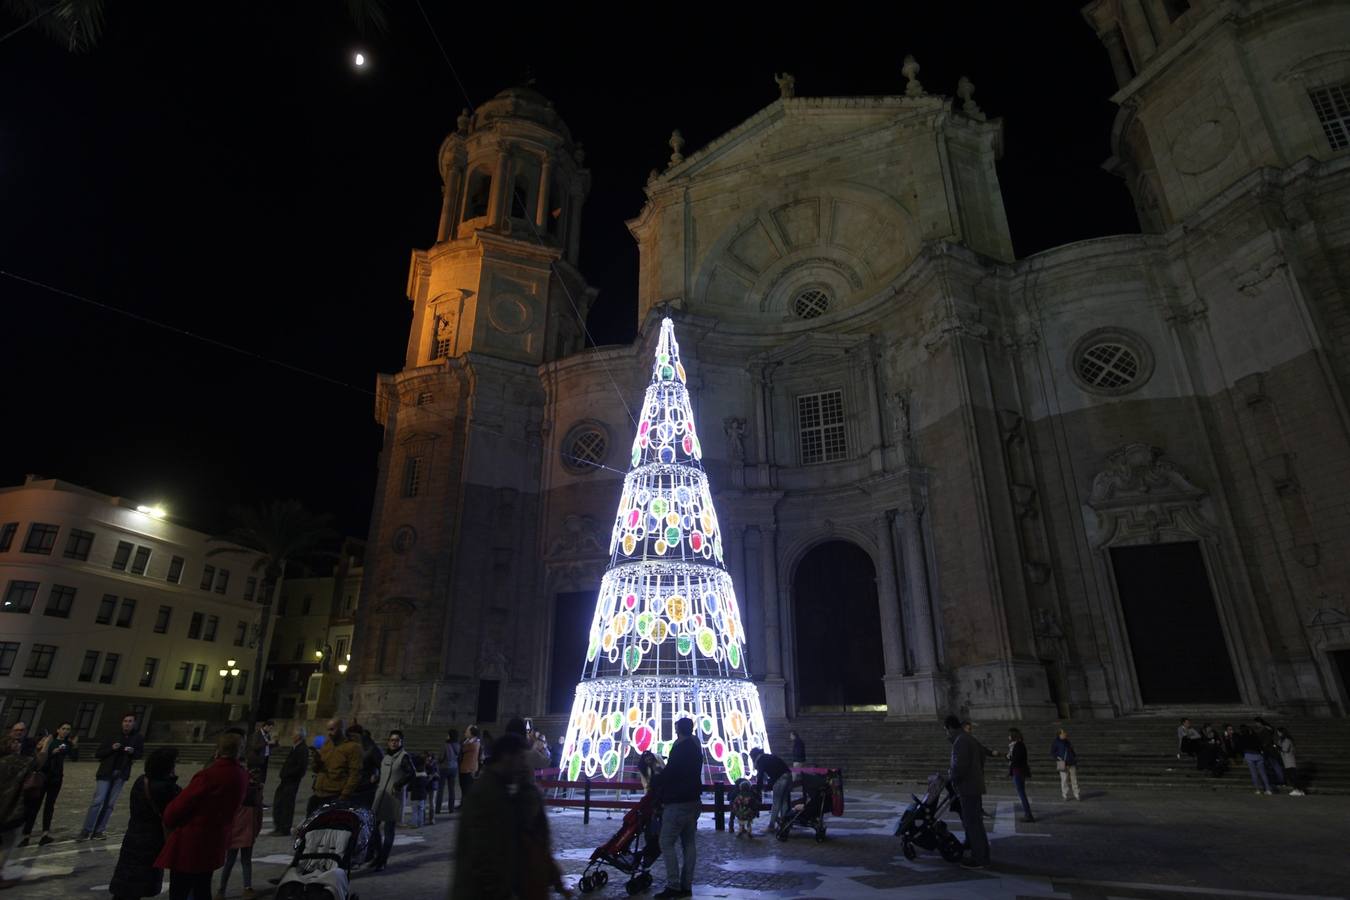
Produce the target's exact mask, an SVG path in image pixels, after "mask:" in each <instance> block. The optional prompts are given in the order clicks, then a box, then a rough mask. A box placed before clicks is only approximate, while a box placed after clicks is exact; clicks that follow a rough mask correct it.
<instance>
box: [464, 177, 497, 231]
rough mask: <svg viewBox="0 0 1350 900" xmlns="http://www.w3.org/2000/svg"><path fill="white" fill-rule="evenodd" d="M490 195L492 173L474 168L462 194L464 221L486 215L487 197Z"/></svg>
mask: <svg viewBox="0 0 1350 900" xmlns="http://www.w3.org/2000/svg"><path fill="white" fill-rule="evenodd" d="M491 196H492V173H491V172H489V171H488V170H487V169H474V170H473V172H472V173H471V174H470V175H469V186H468V190H467V192H466V193H465V194H464V221H465V222H467V221H469V220H470V219H477V218H479V217H480V216H486V215H487V212H488V198H489V197H491Z"/></svg>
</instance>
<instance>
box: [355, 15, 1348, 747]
mask: <svg viewBox="0 0 1350 900" xmlns="http://www.w3.org/2000/svg"><path fill="white" fill-rule="evenodd" d="M1084 16H1085V18H1086V19H1087V21H1088V23H1089V25H1090V26H1091V27H1092V28H1093V29H1094V30H1095V31H1096V32H1097V34H1098V36H1099V37H1100V39H1101V40H1102V42H1103V44H1104V47H1105V52H1107V53H1108V54H1109V55H1110V58H1111V61H1112V67H1113V69H1114V71H1115V74H1116V77H1117V81H1118V82H1119V91H1118V93H1117V94H1115V95H1114V96H1113V98H1112V99H1113V100H1114V101H1115V102H1116V103H1117V104H1118V105H1119V114H1118V116H1117V118H1116V122H1115V126H1114V129H1113V133H1112V145H1113V152H1114V155H1113V156H1112V157H1111V159H1110V160H1108V161H1107V165H1108V167H1109V168H1111V169H1112V170H1114V171H1116V172H1117V173H1118V174H1119V175H1120V176H1121V177H1122V178H1124V179H1125V181H1126V183H1127V185H1128V187H1129V189H1130V191H1131V193H1132V195H1133V197H1134V200H1135V203H1136V207H1137V209H1138V213H1139V218H1140V222H1141V225H1142V229H1143V230H1142V233H1139V234H1129V235H1120V236H1115V237H1104V238H1097V239H1092V240H1085V241H1080V242H1077V243H1073V244H1070V245H1067V246H1062V247H1058V248H1055V249H1052V250H1048V251H1045V252H1042V253H1038V254H1036V255H1034V256H1031V257H1029V258H1025V259H1017V258H1016V257H1015V255H1014V253H1013V251H1012V241H1011V239H1010V236H1009V230H1008V224H1007V220H1006V216H1005V214H1004V209H1003V203H1002V198H1001V193H1000V188H999V184H998V177H997V173H996V168H995V162H996V160H997V159H998V158H999V155H1000V152H1001V147H1002V141H1003V129H1002V124H1001V122H1000V121H998V120H994V119H990V118H988V117H987V116H986V115H985V114H984V113H983V112H982V111H981V110H980V108H979V106H978V105H977V104H976V102H975V101H974V98H973V94H972V90H971V88H970V86H969V84H966V83H963V84H962V85H961V86H960V87H959V88H958V90H957V94H958V96H957V98H955V99H953V98H949V97H946V96H942V95H939V94H936V93H932V92H930V91H929V90H928V89H927V88H925V86H924V85H923V83H922V81H921V78H920V72H919V69H918V66H917V65H916V64H914V63H913V62H912V61H907V64H906V66H905V67H904V70H903V71H904V76H905V82H904V84H903V85H897V87H898V90H897V92H896V95H895V96H885V97H798V96H795V91H794V89H793V85H792V82H791V79H790V78H780V88H781V94H782V96H781V97H780V99H778V100H777V101H775V102H774V103H773V104H771V105H770V106H768V107H766V108H765V109H763V110H761V111H760V112H758V113H757V114H755V115H754V116H752V117H751V118H749V119H748V120H746V121H745V122H743V123H742V124H741V125H739V126H738V127H736V128H734V129H732V130H731V131H730V132H728V133H726V134H724V135H723V136H721V137H719V138H718V139H716V140H714V141H713V142H711V143H710V144H708V145H707V146H705V147H702V148H698V149H696V150H691V151H690V152H688V153H687V154H686V153H685V150H686V148H685V147H684V146H683V143H682V141H681V140H680V138H679V136H678V134H677V135H675V136H673V137H672V141H671V148H672V154H671V157H670V161H669V164H668V165H667V167H666V168H665V169H664V171H660V172H653V173H652V175H651V177H650V179H649V180H648V183H647V185H646V195H647V202H646V204H645V206H644V207H643V208H642V209H641V211H640V212H639V213H638V215H637V216H636V217H635V218H634V219H632V220H631V221H630V222H629V223H628V225H629V230H630V231H631V233H632V235H633V237H634V239H635V240H636V242H637V244H638V247H639V251H640V275H639V279H640V281H639V286H638V320H639V321H638V324H639V335H638V338H637V340H636V342H635V343H634V344H633V345H632V346H622V347H602V348H590V349H586V348H584V334H583V330H582V328H581V326H580V325H579V324H578V323H579V322H581V321H584V318H585V316H586V313H587V311H588V309H589V306H590V303H591V301H592V299H593V297H594V291H593V290H592V289H591V288H589V287H588V286H587V284H586V281H585V279H584V277H583V276H582V274H581V273H580V272H579V271H578V269H577V267H576V261H577V247H578V237H579V229H580V224H581V223H580V210H581V207H582V204H583V202H584V199H585V196H586V192H587V189H588V187H589V173H588V172H587V170H586V169H585V167H584V157H583V155H582V154H581V152H580V150H579V149H578V148H577V147H576V146H575V145H574V144H573V142H572V139H571V136H570V134H569V133H568V130H567V128H566V125H565V124H564V123H563V122H562V120H561V119H560V118H559V116H558V115H557V113H556V112H555V111H554V110H553V108H552V106H551V105H550V104H549V103H548V101H547V100H546V99H545V98H543V97H542V96H540V95H538V94H537V93H534V92H533V91H531V90H528V89H513V90H508V91H504V92H502V93H501V94H499V95H498V96H497V97H495V98H494V99H493V100H491V101H489V102H487V103H485V104H483V105H482V106H481V107H480V108H479V109H478V110H477V111H476V112H475V113H473V114H472V115H468V114H467V113H466V114H465V115H463V116H461V117H460V120H459V123H458V124H459V127H458V129H457V130H456V131H455V132H454V133H453V134H451V135H450V136H449V137H448V138H447V139H446V141H445V143H444V144H443V146H442V148H441V152H440V169H441V174H442V177H443V182H444V186H445V192H444V204H443V210H442V215H441V222H440V228H439V232H438V239H437V242H436V243H435V245H433V246H432V247H431V248H429V249H427V250H418V251H415V252H414V253H413V258H412V266H411V271H410V274H409V279H408V290H407V293H408V297H409V299H410V301H411V303H412V307H413V326H412V329H411V333H410V335H409V340H408V346H407V359H406V364H405V367H404V369H403V370H402V371H401V372H399V373H397V374H394V375H388V376H381V378H380V381H379V400H378V402H377V408H376V416H377V419H378V421H379V422H380V423H381V425H382V426H383V427H384V434H385V438H384V447H383V450H382V453H381V458H380V477H379V482H378V485H377V489H376V497H375V509H374V515H373V520H372V524H371V531H370V540H369V545H368V558H367V563H366V575H365V579H364V583H363V588H362V590H363V596H362V599H361V603H360V605H359V621H358V624H357V632H356V635H355V638H354V645H353V650H354V652H353V672H352V683H351V693H350V703H351V706H352V711H353V712H354V713H355V714H356V715H358V716H360V717H361V718H362V719H363V720H386V719H387V720H390V721H403V722H411V721H435V722H453V723H457V724H460V723H465V722H469V721H488V722H491V721H496V720H498V719H499V718H505V717H508V716H511V715H516V714H534V715H541V714H544V713H566V712H567V711H568V709H570V706H571V692H572V689H573V687H574V686H575V684H576V681H577V676H578V674H579V673H580V671H581V665H582V660H583V657H584V653H585V648H586V645H587V638H588V633H589V628H590V615H591V613H592V612H593V610H594V607H595V599H594V598H595V591H596V589H597V588H598V586H599V583H600V578H601V575H602V573H603V571H604V568H605V565H606V562H607V561H608V559H609V555H610V537H611V532H612V528H613V524H614V510H615V507H616V503H617V500H618V497H619V493H620V489H621V485H622V478H623V474H624V472H625V471H626V469H627V467H628V461H629V448H630V444H631V441H632V439H633V433H634V429H635V427H636V426H635V421H634V418H633V413H634V410H635V409H636V407H637V405H638V404H639V403H640V398H641V395H642V394H641V392H642V388H643V386H644V385H645V382H646V380H647V375H648V361H649V360H650V358H651V357H650V353H651V349H652V347H651V345H652V342H653V341H654V340H655V337H656V334H657V332H658V331H659V322H660V320H661V318H662V317H663V316H666V315H669V316H670V317H672V318H673V319H674V320H675V323H676V328H677V331H678V335H679V339H680V342H681V347H682V350H683V359H684V364H685V366H686V368H687V370H688V384H689V388H690V393H691V397H692V402H693V404H694V415H695V418H696V421H697V422H698V423H699V427H700V433H701V435H702V442H703V448H704V464H705V466H706V468H707V469H708V472H709V477H710V482H711V484H712V487H713V492H714V499H715V502H716V505H717V509H718V511H719V514H720V516H721V520H722V521H721V525H722V533H723V535H724V542H725V555H726V560H727V566H728V568H729V570H730V572H731V574H732V576H733V578H734V580H735V584H736V586H737V589H738V591H739V594H740V598H741V603H742V609H743V611H744V617H745V626H746V630H747V633H748V634H749V636H750V638H749V642H748V647H747V655H748V660H749V667H750V672H751V674H752V676H753V677H754V679H755V680H756V682H757V683H758V686H759V689H760V693H761V697H762V700H763V703H764V709H765V714H766V716H768V717H770V718H782V717H792V716H796V715H800V714H809V713H810V712H811V711H813V710H840V709H865V710H876V709H884V710H885V711H886V712H887V713H888V714H889V715H891V716H895V717H932V716H934V715H936V714H940V713H944V712H946V711H949V710H957V711H962V712H964V713H966V714H968V715H970V716H972V717H983V718H1020V717H1036V716H1042V717H1049V716H1093V717H1110V716H1119V715H1128V714H1137V713H1144V712H1162V711H1170V710H1172V709H1175V708H1187V709H1188V708H1193V707H1196V706H1204V707H1213V706H1232V707H1234V708H1244V707H1245V708H1262V709H1281V710H1286V711H1289V712H1297V713H1303V714H1311V715H1329V714H1341V713H1344V712H1345V711H1346V708H1347V704H1350V696H1347V689H1348V688H1350V684H1348V683H1347V681H1350V617H1347V615H1346V612H1345V610H1346V608H1347V601H1346V599H1345V596H1346V592H1347V589H1350V413H1348V412H1347V404H1346V393H1347V389H1348V388H1350V40H1348V39H1347V37H1346V36H1347V35H1350V8H1348V7H1347V6H1346V5H1345V4H1339V3H1328V2H1316V0H1300V2H1293V0H1233V2H1217V0H1203V2H1202V0H1192V2H1189V3H1187V2H1184V0H1097V2H1094V3H1092V4H1090V5H1089V6H1087V7H1086V8H1085V9H1084ZM1046 202H1047V203H1053V198H1047V201H1046Z"/></svg>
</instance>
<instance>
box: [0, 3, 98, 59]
mask: <svg viewBox="0 0 1350 900" xmlns="http://www.w3.org/2000/svg"><path fill="white" fill-rule="evenodd" d="M103 5H104V4H103V0H4V8H5V9H6V10H8V11H9V13H10V14H11V15H12V16H13V17H14V18H15V19H18V20H20V25H21V26H23V27H26V26H27V25H29V24H31V25H32V26H33V27H34V28H37V29H38V30H40V31H42V32H43V33H44V34H46V35H47V36H48V37H50V38H51V39H52V40H54V41H58V42H60V43H61V44H64V45H65V47H66V49H68V50H70V52H72V53H84V52H85V51H88V50H91V49H93V47H94V45H95V44H97V43H98V40H99V38H100V37H101V36H102V35H103V21H104V14H103Z"/></svg>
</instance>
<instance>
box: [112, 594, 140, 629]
mask: <svg viewBox="0 0 1350 900" xmlns="http://www.w3.org/2000/svg"><path fill="white" fill-rule="evenodd" d="M135 615H136V601H135V600H133V599H131V598H130V597H123V598H122V611H121V612H119V613H118V614H117V627H118V628H130V627H131V619H132V617H133V616H135Z"/></svg>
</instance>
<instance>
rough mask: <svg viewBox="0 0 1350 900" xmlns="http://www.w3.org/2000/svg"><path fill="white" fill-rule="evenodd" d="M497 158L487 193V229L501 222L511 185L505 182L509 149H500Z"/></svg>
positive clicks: (508, 172)
mask: <svg viewBox="0 0 1350 900" xmlns="http://www.w3.org/2000/svg"><path fill="white" fill-rule="evenodd" d="M500 154H501V155H499V156H498V157H497V172H496V174H495V175H493V176H492V190H491V191H490V192H489V193H488V220H487V223H488V227H489V228H491V227H493V226H494V225H496V224H497V223H498V222H500V221H501V220H502V206H503V205H504V204H505V203H507V202H508V201H509V199H510V197H511V185H509V184H507V183H506V180H507V179H508V178H510V177H511V148H510V147H502V148H501V150H500Z"/></svg>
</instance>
